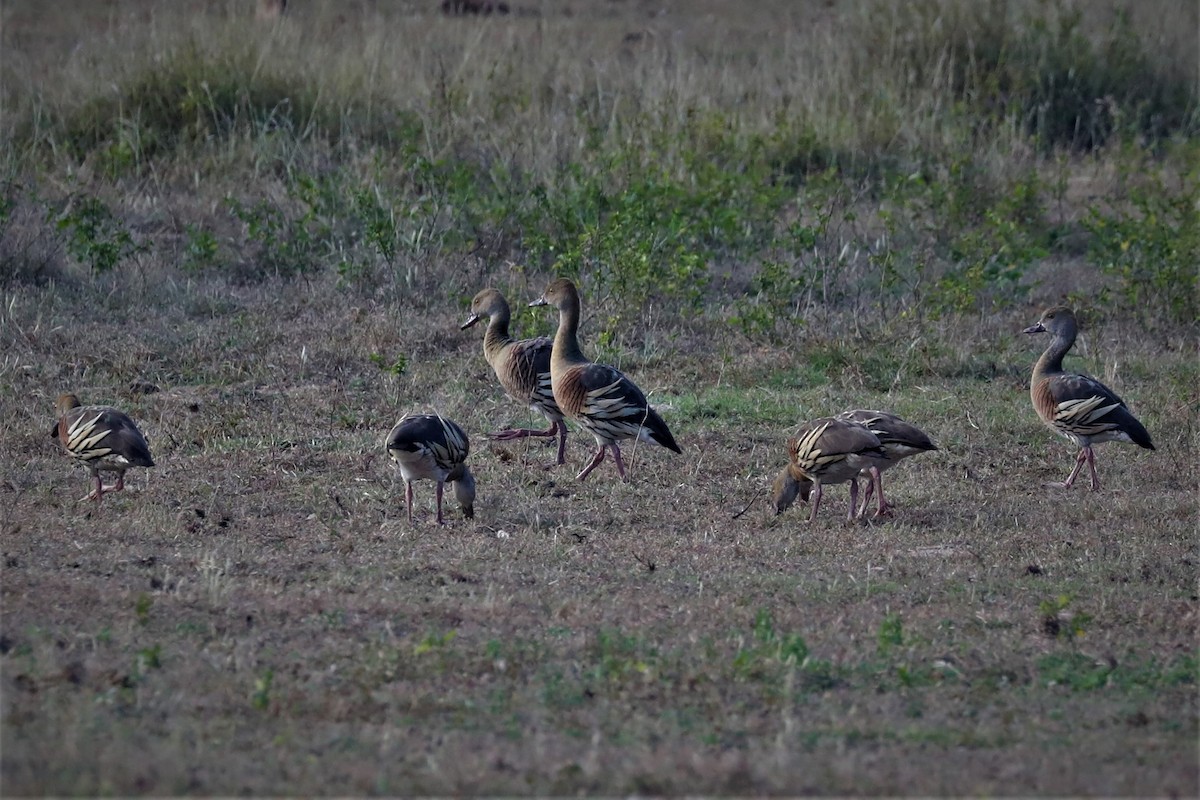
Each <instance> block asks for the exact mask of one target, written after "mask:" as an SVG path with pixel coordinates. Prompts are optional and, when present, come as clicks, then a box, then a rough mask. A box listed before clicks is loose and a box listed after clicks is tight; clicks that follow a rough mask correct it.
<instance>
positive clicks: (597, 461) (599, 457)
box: [575, 445, 608, 481]
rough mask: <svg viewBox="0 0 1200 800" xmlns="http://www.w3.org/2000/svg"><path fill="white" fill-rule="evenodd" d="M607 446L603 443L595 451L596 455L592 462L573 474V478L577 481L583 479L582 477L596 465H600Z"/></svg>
mask: <svg viewBox="0 0 1200 800" xmlns="http://www.w3.org/2000/svg"><path fill="white" fill-rule="evenodd" d="M607 447H608V445H603V446H601V448H600V449H599V450H597V451H596V457H595V458H593V459H592V463H590V464H588V465H587V466H586V467H584V468H583V472H581V473H579V474H578V475H576V476H575V480H577V481H581V480H583V479H584V478H586V477H587V476H588V473H590V472H591V471H592V470H594V469H595V468H596V467H598V466H600V462H601V461H603V460H604V451H605V449H607Z"/></svg>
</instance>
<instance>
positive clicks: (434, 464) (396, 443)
mask: <svg viewBox="0 0 1200 800" xmlns="http://www.w3.org/2000/svg"><path fill="white" fill-rule="evenodd" d="M387 452H388V455H389V456H391V457H392V460H393V461H395V462H396V467H397V468H398V469H399V471H400V475H401V477H403V478H404V500H405V503H406V504H407V505H408V521H409V523H410V524H411V523H412V518H413V488H412V485H413V481H419V480H432V481H437V521H438V524H439V525H442V524H444V523H445V519H443V517H442V489H443V487H444V486H445V483H446V481H450V482H451V483H453V484H454V496H455V497H456V498H458V504H459V505H460V506H462V510H463V516H464V517H466V518H467V519H471V518H472V517H474V516H475V476H474V475H472V474H471V468H470V467H468V466H467V465H466V460H467V454H468V453H470V452H471V443H470V441H469V440H468V439H467V434H466V433H464V432H463V429H462V428H460V427H458V426H457V425H455V424H454V423H453V422H451V421H450V420H448V419H445V418H444V417H441V416H438V415H436V414H406V415H405V416H404V417H402V418H401V419H400V421H399V422H397V423H396V427H394V428H392V432H391V433H389V434H388V437H387Z"/></svg>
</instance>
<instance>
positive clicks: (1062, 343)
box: [1025, 306, 1154, 492]
mask: <svg viewBox="0 0 1200 800" xmlns="http://www.w3.org/2000/svg"><path fill="white" fill-rule="evenodd" d="M1044 332H1049V333H1050V334H1052V336H1053V338H1052V339H1051V340H1050V344H1049V346H1048V347H1047V348H1046V352H1044V353H1042V357H1041V358H1039V359H1038V361H1037V364H1035V365H1034V367H1033V378H1032V379H1031V380H1030V382H1029V397H1030V399H1031V400H1032V401H1033V408H1034V410H1035V411H1037V414H1038V416H1039V417H1041V420H1042V422H1044V423H1046V424H1047V425H1049V426H1050V428H1051V429H1053V430H1054V431H1056V432H1058V433H1060V434H1062V435H1063V436H1065V437H1066V438H1068V439H1070V440H1071V441H1072V442H1074V443H1075V444H1076V445H1078V446H1079V448H1080V450H1079V455H1078V456H1076V458H1075V468H1074V469H1072V470H1071V474H1070V475H1068V476H1067V479H1066V480H1065V481H1063V482H1061V483H1059V482H1053V483H1047V484H1046V485H1047V486H1053V487H1055V488H1060V489H1069V488H1071V485H1072V484H1073V483H1075V478H1076V477H1077V476H1078V475H1079V470H1081V469H1082V468H1083V465H1084V463H1086V464H1087V465H1088V467H1089V468H1090V469H1091V473H1092V491H1093V492H1094V491H1096V490H1098V489H1099V488H1100V479H1099V478H1098V477H1097V476H1096V454H1095V453H1094V452H1093V451H1092V445H1096V444H1100V443H1101V442H1130V443H1132V444H1136V445H1138V446H1139V447H1144V448H1146V449H1147V450H1153V449H1154V442H1153V441H1151V440H1150V434H1149V433H1147V431H1146V428H1145V427H1144V426H1143V425H1142V423H1140V422H1138V421H1137V418H1136V417H1134V416H1133V414H1131V413H1130V411H1129V408H1128V406H1126V405H1125V401H1124V400H1122V399H1121V398H1120V397H1118V396H1117V395H1116V393H1115V392H1114V391H1113V390H1112V389H1109V388H1108V387H1107V386H1105V385H1104V384H1103V383H1101V382H1100V381H1098V380H1096V379H1095V378H1092V377H1090V376H1088V375H1080V374H1078V373H1072V372H1066V371H1064V370H1063V363H1062V362H1063V356H1065V355H1066V354H1067V351H1068V350H1070V349H1071V347H1072V346H1074V344H1075V338H1076V336H1077V335H1078V333H1079V326H1078V323H1076V321H1075V313H1074V312H1073V311H1071V309H1069V308H1067V307H1066V306H1054V307H1052V308H1048V309H1046V310H1045V311H1044V312H1043V313H1042V318H1041V319H1039V320H1038V321H1037V322H1036V323H1034V324H1033V325H1030V326H1029V327H1028V328H1026V329H1025V333H1044Z"/></svg>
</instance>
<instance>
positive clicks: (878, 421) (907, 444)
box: [837, 408, 937, 517]
mask: <svg viewBox="0 0 1200 800" xmlns="http://www.w3.org/2000/svg"><path fill="white" fill-rule="evenodd" d="M837 418H838V419H840V420H842V421H844V422H853V423H855V424H858V425H862V426H863V427H865V428H866V429H867V430H869V431H870V432H871V433H873V434H875V436H876V437H877V438H878V439H879V444H880V445H881V446H882V447H883V452H884V455H885V456H886V458H885V459H884V461H883V462H881V463H878V464H876V463H872V464H871V465H870V466H869V467H867V469H866V470H864V473H865V474H864V477H867V478H870V480H869V481H868V483H867V488H866V490H865V491H864V492H863V500H862V508H860V509H859V512H858V513H859V516H862V515H864V514H866V512H867V504H868V503H870V502H871V494H872V493H873V492H878V493H879V507H878V509H877V510H876V511H875V516H877V517H882V516H884V515H886V514H888V513H889V512H890V511H891V509H892V508H893V506H892V504H891V503H889V502H888V501H887V500H885V499H884V497H883V478H882V476H881V475H880V473H881V472H883V471H884V470H885V469H887V468H888V467H893V466H895V465H896V464H899V463H900V462H901V461H902V460H904V459H906V458H908V457H909V456H915V455H916V454H917V453H924V452H928V451H929V450H937V445H935V444H934V443H933V440H931V439H930V438H929V435H928V434H926V433H925V431H923V430H921V429H920V428H918V427H917V426H916V425H913V424H912V423H910V422H907V421H905V420H903V419H901V418H900V417H898V416H896V415H895V414H891V413H889V412H887V411H869V410H866V409H861V408H856V409H853V410H851V411H843V412H842V413H840V414H838V415H837Z"/></svg>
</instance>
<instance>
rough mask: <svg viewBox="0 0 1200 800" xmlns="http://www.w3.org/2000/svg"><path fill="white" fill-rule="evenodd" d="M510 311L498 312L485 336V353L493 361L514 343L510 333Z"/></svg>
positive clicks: (490, 322) (489, 324)
mask: <svg viewBox="0 0 1200 800" xmlns="http://www.w3.org/2000/svg"><path fill="white" fill-rule="evenodd" d="M508 321H509V311H508V309H507V308H505V309H500V310H498V311H497V312H496V313H495V314H493V315H492V317H491V319H490V320H488V326H487V331H486V332H485V333H484V334H483V352H484V355H486V356H487V358H488V361H491V360H492V359H493V358H494V357H495V356H496V354H497V353H499V352H500V351H501V350H503V349H504V348H505V347H506V346H508V345H509V344H511V343H512V340H513V339H512V336H510V335H509V333H508Z"/></svg>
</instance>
